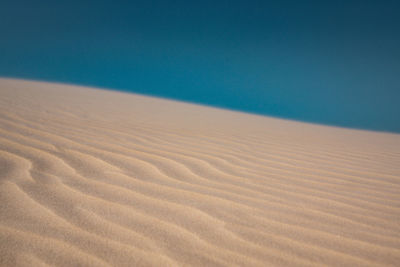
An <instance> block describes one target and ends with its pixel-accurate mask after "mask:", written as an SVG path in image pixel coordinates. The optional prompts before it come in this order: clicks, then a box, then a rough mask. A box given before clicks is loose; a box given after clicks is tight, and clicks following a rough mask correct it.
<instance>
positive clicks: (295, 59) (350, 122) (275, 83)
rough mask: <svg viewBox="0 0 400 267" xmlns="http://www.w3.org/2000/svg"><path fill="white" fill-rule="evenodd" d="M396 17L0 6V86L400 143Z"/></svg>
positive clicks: (208, 8)
mask: <svg viewBox="0 0 400 267" xmlns="http://www.w3.org/2000/svg"><path fill="white" fill-rule="evenodd" d="M399 13H400V1H398V0H396V1H391V0H376V1H370V0H347V1H342V0H335V1H329V0H325V1H321V0H318V1H311V0H304V1H301V0H297V1H289V0H279V1H268V0H264V1H251V0H244V1H235V0H231V1H218V0H214V1H208V0H203V1H187V0H186V1H179V0H177V1H152V0H146V1H135V0H131V1H118V0H114V1H104V0H97V1H87V0H80V1H75V0H69V1H61V0H60V1H47V0H37V1H18V0H12V1H10V0H2V1H0V76H2V77H12V78H23V79H34V80H45V81H55V82H63V83H71V84H79V85H89V86H96V87H102V88H113V89H116V90H123V91H129V92H134V93H140V94H146V95H151V96H158V97H163V98H171V99H177V100H182V101H188V102H193V103H198V104H205V105H210V106H216V107H222V108H228V109H233V110H239V111H245V112H251V113H257V114H262V115H268V116H274V117H281V118H287V119H293V120H300V121H307V122H313V123H321V124H328V125H336V126H341V127H351V128H359V129H369V130H377V131H389V132H396V133H400V15H399ZM0 90H1V89H0Z"/></svg>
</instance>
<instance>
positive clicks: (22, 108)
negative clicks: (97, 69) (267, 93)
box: [0, 79, 400, 267]
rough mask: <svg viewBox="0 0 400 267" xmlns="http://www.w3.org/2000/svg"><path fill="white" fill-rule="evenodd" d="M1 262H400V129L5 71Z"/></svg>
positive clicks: (0, 132) (0, 91)
mask: <svg viewBox="0 0 400 267" xmlns="http://www.w3.org/2000/svg"><path fill="white" fill-rule="evenodd" d="M0 203H1V205H0V265H2V266H96V267H97V266H399V263H400V135H397V134H389V133H375V132H368V131H359V130H349V129H340V128H334V127H326V126H318V125H312V124H305V123H299V122H293V121H285V120H279V119H273V118H268V117H262V116H256V115H250V114H244V113H239V112H232V111H225V110H220V109H214V108H208V107H202V106H196V105H191V104H185V103H179V102H174V101H169V100H161V99H156V98H150V97H144V96H139V95H134V94H125V93H119V92H111V91H105V90H95V89H89V88H83V87H77V86H67V85H60V84H50V83H39V82H30V81H16V80H8V79H0Z"/></svg>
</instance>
